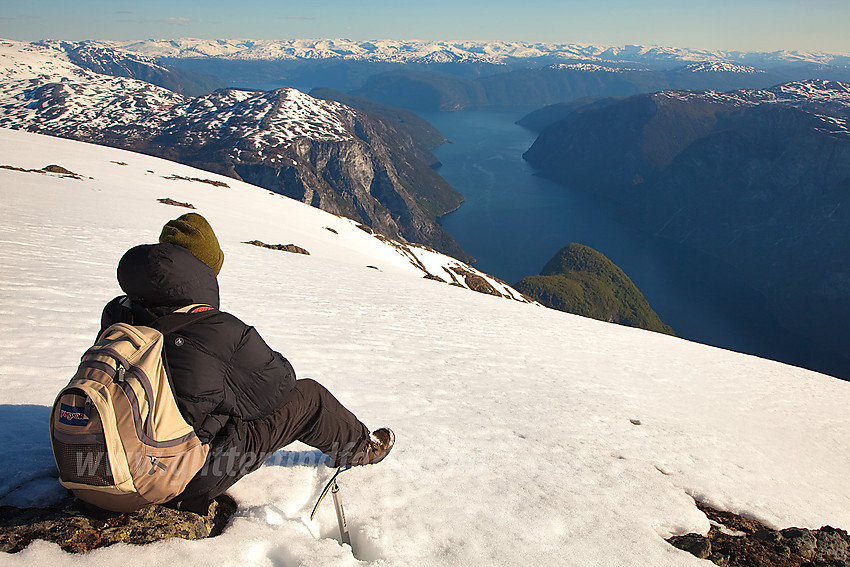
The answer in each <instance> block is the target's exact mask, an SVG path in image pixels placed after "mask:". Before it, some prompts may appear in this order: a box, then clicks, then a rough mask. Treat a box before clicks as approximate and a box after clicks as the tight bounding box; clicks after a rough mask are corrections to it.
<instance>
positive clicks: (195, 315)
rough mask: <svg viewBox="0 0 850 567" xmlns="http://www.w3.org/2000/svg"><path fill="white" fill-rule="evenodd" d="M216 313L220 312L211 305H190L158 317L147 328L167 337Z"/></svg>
mask: <svg viewBox="0 0 850 567" xmlns="http://www.w3.org/2000/svg"><path fill="white" fill-rule="evenodd" d="M216 313H219V310H218V309H216V308H215V307H211V306H209V305H204V304H196V305H188V306H186V307H182V308H180V309H178V310H176V311H172V312H171V313H168V314H167V315H163V316H161V317H157V318H156V319H154V320H153V321H151V322H150V323H148V324H147V325H146V326H148V327H153V328H154V329H156V330H157V331H159V332H160V333H162V334H163V335H167V334H168V333H173V332H175V331H179V330H180V329H182V328H183V327H188V326H189V325H191V324H192V323H195V322H197V321H200V320H202V319H206V318H207V317H212V316H213V315H215V314H216Z"/></svg>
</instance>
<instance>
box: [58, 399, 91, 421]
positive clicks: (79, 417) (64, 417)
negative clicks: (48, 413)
mask: <svg viewBox="0 0 850 567" xmlns="http://www.w3.org/2000/svg"><path fill="white" fill-rule="evenodd" d="M59 423H64V424H65V425H88V424H89V418H88V417H87V416H86V408H84V407H82V408H80V407H76V406H66V405H65V404H60V405H59Z"/></svg>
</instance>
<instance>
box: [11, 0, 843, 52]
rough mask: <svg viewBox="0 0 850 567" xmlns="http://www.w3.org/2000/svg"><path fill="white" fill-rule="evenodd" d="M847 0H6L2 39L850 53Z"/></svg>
mask: <svg viewBox="0 0 850 567" xmlns="http://www.w3.org/2000/svg"><path fill="white" fill-rule="evenodd" d="M848 27H850V0H737V1H733V0H713V1H708V2H688V1H686V0H680V1H672V0H642V1H627V0H584V1H575V0H486V1H485V0H424V1H423V0H318V1H317V0H312V1H307V0H301V1H298V2H292V1H288V0H241V1H240V0H227V1H225V0H188V1H177V0H172V1H165V0H141V1H136V2H127V1H124V0H62V1H58V0H14V2H13V1H10V0H0V37H2V38H6V39H20V40H34V39H44V38H51V39H69V40H81V39H147V38H156V39H172V38H178V37H196V38H252V39H295V38H320V37H321V38H341V37H346V38H350V39H355V40H363V39H447V40H463V39H472V40H520V41H529V42H536V41H541V42H566V43H568V42H577V43H598V44H608V45H625V44H639V45H668V46H676V47H691V48H706V49H727V50H747V51H775V50H779V49H788V50H805V51H833V52H850V34H848V33H847V29H848Z"/></svg>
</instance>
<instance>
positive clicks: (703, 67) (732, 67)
mask: <svg viewBox="0 0 850 567" xmlns="http://www.w3.org/2000/svg"><path fill="white" fill-rule="evenodd" d="M678 70H679V71H681V72H683V73H764V72H765V71H764V70H763V69H756V68H755V67H751V66H749V65H739V64H737V63H730V62H729V61H700V62H698V63H691V64H689V65H685V66H684V67H682V68H681V69H678Z"/></svg>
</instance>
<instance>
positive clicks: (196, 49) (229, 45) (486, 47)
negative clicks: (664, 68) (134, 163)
mask: <svg viewBox="0 0 850 567" xmlns="http://www.w3.org/2000/svg"><path fill="white" fill-rule="evenodd" d="M94 43H96V44H98V45H106V46H109V47H117V48H121V49H125V50H127V51H131V52H134V53H138V54H141V55H145V56H147V57H153V58H169V59H184V58H199V57H213V58H227V59H248V60H287V59H305V60H308V59H339V60H356V61H383V62H396V63H423V62H425V63H427V62H436V63H440V62H478V63H494V64H500V63H506V62H509V61H512V60H523V59H525V60H528V59H556V60H576V61H585V62H597V63H598V62H600V61H633V62H638V61H643V62H647V63H664V62H667V63H672V62H681V61H685V62H687V61H693V62H703V61H714V62H718V63H719V62H742V63H743V62H745V61H753V62H755V61H758V62H759V64H760V65H776V64H788V63H810V64H822V65H827V64H832V65H847V64H848V63H850V54H846V53H845V54H832V53H820V52H818V53H801V52H788V51H777V52H772V53H745V52H735V51H720V50H714V51H712V50H694V49H685V48H675V47H661V46H635V45H627V46H605V45H592V44H580V43H527V42H509V41H492V42H484V41H398V40H373V41H352V40H348V39H290V40H248V39H242V40H235V39H234V40H224V39H221V40H208V39H191V38H184V39H175V40H145V41H121V42H94ZM750 64H755V63H750Z"/></svg>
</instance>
